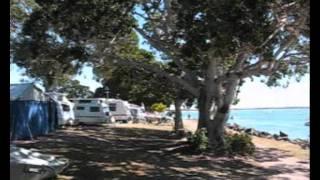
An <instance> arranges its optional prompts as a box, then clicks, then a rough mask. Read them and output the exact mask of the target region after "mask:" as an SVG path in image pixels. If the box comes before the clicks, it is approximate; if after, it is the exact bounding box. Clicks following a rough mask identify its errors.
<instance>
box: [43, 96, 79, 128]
mask: <svg viewBox="0 0 320 180" xmlns="http://www.w3.org/2000/svg"><path fill="white" fill-rule="evenodd" d="M45 94H46V95H48V96H49V97H50V98H51V99H52V100H54V101H55V102H56V103H57V110H58V125H62V126H63V125H74V124H77V121H76V120H75V116H74V111H73V106H74V104H73V103H72V102H70V101H69V100H68V98H67V95H66V94H63V93H57V92H47V93H45Z"/></svg>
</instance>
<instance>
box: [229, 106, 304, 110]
mask: <svg viewBox="0 0 320 180" xmlns="http://www.w3.org/2000/svg"><path fill="white" fill-rule="evenodd" d="M309 108H310V107H306V106H304V107H256V108H231V110H250V109H309Z"/></svg>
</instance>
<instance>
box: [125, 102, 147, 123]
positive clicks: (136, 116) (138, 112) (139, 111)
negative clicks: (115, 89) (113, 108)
mask: <svg viewBox="0 0 320 180" xmlns="http://www.w3.org/2000/svg"><path fill="white" fill-rule="evenodd" d="M129 107H130V112H131V115H132V117H133V121H134V122H141V121H146V117H145V113H144V109H143V108H142V107H140V106H138V105H135V104H129Z"/></svg>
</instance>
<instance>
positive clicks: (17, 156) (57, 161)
mask: <svg viewBox="0 0 320 180" xmlns="http://www.w3.org/2000/svg"><path fill="white" fill-rule="evenodd" d="M68 165H69V160H68V159H65V158H57V157H55V156H52V155H46V154H41V153H38V152H35V151H32V150H28V149H24V148H20V147H16V146H14V145H10V179H12V180H42V179H48V178H54V177H56V176H57V175H58V174H59V173H61V172H62V171H63V170H64V169H65V168H66V167H67V166H68Z"/></svg>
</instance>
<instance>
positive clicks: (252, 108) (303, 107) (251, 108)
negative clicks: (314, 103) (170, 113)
mask: <svg viewBox="0 0 320 180" xmlns="http://www.w3.org/2000/svg"><path fill="white" fill-rule="evenodd" d="M309 108H310V107H306V106H302V107H256V108H254V107H250V108H231V110H254V109H309ZM181 111H198V109H182V110H181Z"/></svg>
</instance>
